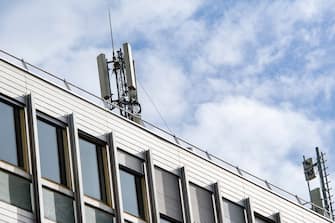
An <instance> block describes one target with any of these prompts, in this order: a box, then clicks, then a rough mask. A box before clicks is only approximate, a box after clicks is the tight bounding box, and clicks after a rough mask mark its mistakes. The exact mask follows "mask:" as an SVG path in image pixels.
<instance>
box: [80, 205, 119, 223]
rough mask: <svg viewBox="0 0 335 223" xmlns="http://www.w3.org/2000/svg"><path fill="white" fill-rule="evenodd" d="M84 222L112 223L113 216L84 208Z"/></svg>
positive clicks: (90, 208)
mask: <svg viewBox="0 0 335 223" xmlns="http://www.w3.org/2000/svg"><path fill="white" fill-rule="evenodd" d="M85 214H86V222H90V223H113V216H112V215H110V214H108V213H106V212H104V211H100V210H98V209H96V208H92V207H89V206H85Z"/></svg>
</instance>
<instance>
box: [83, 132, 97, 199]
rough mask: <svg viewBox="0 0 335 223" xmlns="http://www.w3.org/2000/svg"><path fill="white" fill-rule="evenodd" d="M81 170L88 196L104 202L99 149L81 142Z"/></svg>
mask: <svg viewBox="0 0 335 223" xmlns="http://www.w3.org/2000/svg"><path fill="white" fill-rule="evenodd" d="M79 146H80V160H81V170H82V176H83V184H84V192H85V194H86V195H88V196H90V197H93V198H96V199H98V200H102V196H101V188H100V185H101V184H100V177H99V164H98V154H97V147H96V145H95V144H93V143H90V142H88V141H85V140H83V139H80V140H79Z"/></svg>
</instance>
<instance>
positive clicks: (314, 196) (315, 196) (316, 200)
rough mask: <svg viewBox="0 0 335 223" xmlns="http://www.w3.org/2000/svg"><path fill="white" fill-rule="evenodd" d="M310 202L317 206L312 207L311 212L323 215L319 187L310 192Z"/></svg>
mask: <svg viewBox="0 0 335 223" xmlns="http://www.w3.org/2000/svg"><path fill="white" fill-rule="evenodd" d="M311 202H312V204H314V205H316V206H317V207H316V206H313V210H314V211H316V212H318V213H319V214H322V215H323V214H324V211H323V210H322V208H324V206H323V203H322V198H321V191H320V188H319V187H318V188H315V189H314V190H312V191H311Z"/></svg>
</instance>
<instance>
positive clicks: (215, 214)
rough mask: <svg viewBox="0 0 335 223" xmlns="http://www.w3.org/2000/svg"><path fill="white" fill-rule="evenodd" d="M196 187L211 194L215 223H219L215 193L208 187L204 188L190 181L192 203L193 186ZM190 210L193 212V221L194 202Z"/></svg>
mask: <svg viewBox="0 0 335 223" xmlns="http://www.w3.org/2000/svg"><path fill="white" fill-rule="evenodd" d="M192 185H193V186H195V187H198V188H201V189H202V190H204V191H207V192H209V193H210V194H211V202H212V207H213V217H214V222H215V223H218V216H217V213H216V209H215V207H216V203H215V196H214V191H212V190H211V189H208V188H206V187H202V186H199V185H198V184H196V183H194V182H192V181H188V187H189V193H190V195H189V196H190V202H191V201H192V200H191V199H192V196H191V186H192ZM190 210H191V213H192V219H193V218H194V216H193V205H192V202H191V206H190Z"/></svg>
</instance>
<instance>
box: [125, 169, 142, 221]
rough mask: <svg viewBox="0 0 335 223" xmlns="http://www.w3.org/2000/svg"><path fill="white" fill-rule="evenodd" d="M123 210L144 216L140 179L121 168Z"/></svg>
mask: <svg viewBox="0 0 335 223" xmlns="http://www.w3.org/2000/svg"><path fill="white" fill-rule="evenodd" d="M120 179H121V192H122V202H123V210H124V211H126V212H128V213H129V214H132V215H135V216H137V217H142V213H141V212H142V211H141V208H142V207H141V206H140V205H142V204H141V202H140V201H141V197H142V194H141V188H140V186H141V185H140V182H139V181H140V179H139V178H137V177H136V176H135V175H133V174H131V173H128V172H126V171H123V170H120Z"/></svg>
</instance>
